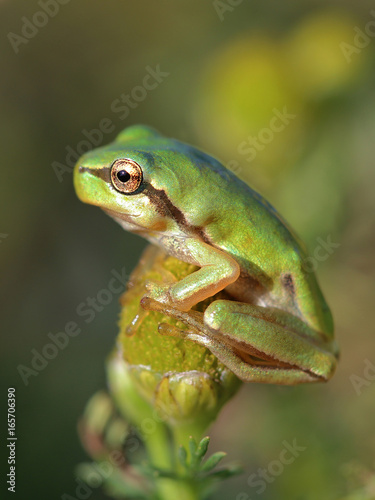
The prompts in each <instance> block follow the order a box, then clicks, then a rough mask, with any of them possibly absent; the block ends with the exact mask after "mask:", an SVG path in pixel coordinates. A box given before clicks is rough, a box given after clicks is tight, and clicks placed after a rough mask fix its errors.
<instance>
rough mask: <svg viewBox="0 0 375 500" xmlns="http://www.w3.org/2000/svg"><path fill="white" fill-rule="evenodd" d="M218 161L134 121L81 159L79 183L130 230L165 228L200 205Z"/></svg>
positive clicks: (86, 198) (82, 192)
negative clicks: (201, 190)
mask: <svg viewBox="0 0 375 500" xmlns="http://www.w3.org/2000/svg"><path fill="white" fill-rule="evenodd" d="M217 165H218V162H216V160H214V159H213V158H211V157H210V156H208V155H205V154H204V153H201V152H200V151H198V150H197V149H195V148H193V147H192V146H188V145H186V144H183V143H181V142H178V141H175V140H172V139H168V138H166V137H164V136H162V135H161V134H159V133H158V132H156V131H155V130H153V129H151V128H149V127H144V126H132V127H129V128H127V129H125V130H124V131H123V132H121V133H120V135H119V136H118V137H117V138H116V140H115V141H114V142H113V143H111V144H109V145H108V146H105V147H101V148H98V149H95V150H93V151H90V152H88V153H86V154H85V155H83V156H82V157H81V158H80V159H79V161H78V163H77V165H76V167H75V169H74V185H75V189H76V192H77V195H78V197H79V198H80V199H81V201H83V202H85V203H90V204H92V205H97V206H99V207H101V208H102V209H103V210H104V211H105V212H107V213H108V214H109V215H111V216H112V217H113V218H115V219H116V220H117V222H119V223H120V224H121V225H122V226H123V227H124V228H125V229H128V230H131V231H142V230H143V231H144V230H146V231H163V230H166V229H167V228H168V227H169V223H170V222H171V223H173V222H174V223H178V219H179V218H180V219H181V218H183V217H184V215H183V214H184V213H186V210H185V205H186V204H190V203H191V204H192V205H196V199H197V196H201V194H199V186H202V185H205V184H204V183H202V182H201V181H202V176H204V175H207V176H209V178H210V177H211V174H210V172H209V171H211V173H212V168H214V169H215V168H216V167H217ZM197 190H198V191H197ZM194 191H195V192H194ZM193 198H194V199H195V204H193V203H192V202H190V201H189V200H192V199H193ZM198 199H199V198H198ZM193 210H194V209H193Z"/></svg>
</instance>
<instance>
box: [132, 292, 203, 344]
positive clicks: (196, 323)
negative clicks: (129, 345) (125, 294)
mask: <svg viewBox="0 0 375 500" xmlns="http://www.w3.org/2000/svg"><path fill="white" fill-rule="evenodd" d="M141 305H142V307H143V309H145V310H147V311H155V312H160V313H161V314H164V315H166V316H170V317H171V318H174V319H176V320H178V321H181V322H182V323H184V324H185V325H187V326H188V327H189V328H188V329H187V330H182V329H181V328H178V327H177V326H175V325H169V324H168V323H160V325H159V328H158V330H159V333H160V334H161V335H168V336H171V337H179V338H183V339H185V340H191V341H192V342H196V343H197V344H200V345H202V346H204V347H207V346H208V343H209V342H208V336H209V335H210V331H209V329H208V328H207V327H206V326H205V324H204V322H203V313H201V312H199V311H192V310H190V311H180V310H179V309H176V308H175V307H173V306H170V305H167V304H162V303H160V302H158V301H156V300H154V299H152V298H150V297H143V299H142V300H141Z"/></svg>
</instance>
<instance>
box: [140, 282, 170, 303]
mask: <svg viewBox="0 0 375 500" xmlns="http://www.w3.org/2000/svg"><path fill="white" fill-rule="evenodd" d="M145 286H146V290H147V298H150V299H152V300H154V301H155V302H159V303H161V304H170V303H171V296H170V289H171V285H169V284H168V285H161V284H158V283H154V282H152V281H147V282H146V283H145ZM144 309H146V308H145V307H144Z"/></svg>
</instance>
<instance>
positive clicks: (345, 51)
mask: <svg viewBox="0 0 375 500" xmlns="http://www.w3.org/2000/svg"><path fill="white" fill-rule="evenodd" d="M232 3H235V2H232ZM236 3H237V4H238V5H237V6H233V7H231V6H230V5H231V3H230V2H229V1H228V2H226V1H225V0H223V1H222V2H218V1H205V2H202V1H198V0H194V1H189V2H187V1H172V0H161V1H159V2H154V1H152V0H148V1H142V2H130V1H125V0H124V1H116V0H107V1H106V2H92V1H91V2H90V1H89V0H80V1H79V2H78V1H75V0H72V1H71V2H69V3H67V4H66V5H60V9H59V12H58V14H57V15H55V16H54V17H53V18H51V19H50V20H49V21H48V23H47V24H46V25H45V26H44V27H41V28H40V29H38V32H37V34H36V35H35V36H33V37H32V38H30V39H29V40H26V42H27V43H23V44H21V45H19V50H18V53H17V54H16V53H15V51H14V50H13V48H12V44H11V43H10V40H9V38H8V34H9V33H10V32H12V33H15V34H18V35H21V30H22V26H23V23H24V21H23V20H22V18H23V16H25V17H26V18H27V19H32V18H33V16H34V14H35V13H36V12H37V11H40V10H41V8H40V6H39V5H38V3H37V2H36V1H26V0H13V1H12V2H11V1H9V0H2V2H1V3H0V9H1V15H0V25H1V30H2V38H1V57H2V72H1V73H2V75H1V79H0V103H1V116H2V120H1V124H0V127H1V133H0V142H1V151H2V156H3V160H2V172H3V174H2V175H3V176H2V179H3V181H2V183H1V186H2V196H1V200H0V203H1V217H2V220H1V225H0V233H1V239H0V241H1V244H0V245H1V248H0V251H1V288H2V290H1V292H2V298H1V305H2V308H3V310H2V314H1V320H2V328H1V333H2V345H3V348H2V349H1V366H2V370H3V373H4V376H3V377H2V384H3V385H4V386H15V387H16V388H17V436H18V444H17V459H18V461H17V483H18V490H17V491H18V493H17V495H16V496H17V498H39V499H47V498H48V499H50V498H61V496H62V495H63V494H64V493H66V494H70V495H72V496H73V497H74V495H75V493H74V492H75V488H76V483H75V480H74V476H73V471H74V468H75V465H76V464H77V462H79V461H82V460H84V459H85V458H86V457H85V454H84V452H83V451H82V449H81V447H80V444H79V442H78V438H77V435H76V422H77V419H78V416H79V415H80V414H81V413H82V411H83V408H84V405H85V403H86V401H87V399H88V398H89V397H90V396H91V394H92V393H93V392H95V391H96V390H97V389H99V388H101V387H104V386H105V372H104V358H105V356H106V354H107V353H108V352H109V351H110V349H111V347H112V346H113V343H114V339H115V336H116V333H117V326H116V322H117V316H118V313H119V305H118V300H117V297H115V298H114V300H112V301H111V302H110V303H109V304H108V305H106V306H105V307H104V308H103V310H102V311H101V312H100V313H97V314H96V315H95V319H94V320H93V321H92V322H91V323H89V324H88V323H85V321H84V320H83V318H82V317H79V316H78V315H77V312H76V308H77V306H78V305H79V304H80V303H82V302H83V301H86V300H87V298H88V297H93V296H96V294H97V292H98V291H99V290H101V289H103V288H105V287H106V286H107V284H108V281H109V279H110V277H111V271H112V270H113V269H117V270H118V271H119V272H120V270H121V269H122V268H123V266H125V267H126V269H127V270H129V272H130V271H131V270H132V268H133V267H134V266H135V264H136V262H137V259H138V258H139V256H140V253H141V250H142V249H143V248H144V246H145V242H144V241H143V240H141V239H140V238H138V237H137V236H134V235H131V234H125V233H124V232H123V231H122V230H121V228H120V227H119V226H117V225H115V224H114V223H113V222H111V221H110V219H109V218H108V217H107V216H106V215H104V214H103V213H101V212H100V211H99V210H96V209H94V208H93V207H89V206H84V205H82V204H81V203H80V202H79V201H78V200H77V199H76V197H75V194H74V192H73V186H72V177H71V173H70V172H65V173H64V174H63V176H62V182H60V181H59V179H58V178H57V176H56V174H55V171H54V169H53V168H52V166H51V165H52V164H53V162H60V163H61V164H65V158H66V155H67V150H66V147H67V146H70V147H71V148H72V149H73V150H76V149H77V145H78V144H79V143H80V141H82V140H83V139H85V136H84V134H83V132H82V131H83V130H84V129H86V130H87V131H91V130H92V129H97V128H98V125H99V123H100V121H101V120H102V119H104V118H107V119H109V120H111V121H112V123H113V125H114V127H113V131H112V132H111V133H106V134H104V137H103V141H102V143H106V142H108V141H110V140H111V139H113V138H114V137H115V135H116V134H117V133H118V132H119V131H120V130H121V129H122V128H124V127H126V126H128V125H131V124H133V123H145V124H149V125H152V126H154V127H155V128H157V129H159V130H160V131H161V132H163V133H165V134H166V135H170V136H173V137H176V138H178V139H180V140H184V141H187V142H191V143H193V144H196V145H197V146H199V147H201V148H203V149H204V150H206V151H207V152H209V153H211V154H213V155H214V156H216V157H218V158H220V159H221V160H222V162H223V163H224V164H226V165H228V167H229V168H231V169H233V170H234V171H235V172H236V173H237V174H238V175H239V177H241V178H242V179H244V180H246V181H247V182H249V183H251V184H252V185H253V186H254V187H255V188H256V189H258V190H259V191H261V192H262V193H263V194H264V195H265V196H266V197H267V198H268V199H269V200H270V201H271V202H272V203H273V204H274V205H275V206H276V208H277V209H278V210H279V211H280V212H281V213H282V214H283V215H284V216H285V217H286V219H287V220H288V221H289V222H290V224H291V225H292V226H293V227H294V228H295V229H296V230H297V232H298V233H299V234H300V235H301V236H302V238H303V239H304V240H305V241H306V242H307V244H308V246H309V249H310V251H311V253H312V254H313V255H314V252H315V251H316V250H317V248H319V246H320V245H321V240H323V241H327V240H328V239H331V241H333V242H334V243H336V244H339V246H338V247H337V248H335V249H334V251H332V252H331V253H329V252H328V253H326V254H325V257H324V258H319V259H318V260H317V261H316V267H317V274H318V277H319V280H320V282H321V284H322V288H323V290H324V291H325V294H326V297H327V300H328V302H329V303H330V305H331V307H332V309H333V313H334V317H335V321H336V327H337V336H338V339H339V342H340V344H341V346H342V359H341V363H340V366H339V369H338V371H337V373H336V375H335V377H334V379H333V380H332V381H331V382H329V384H327V385H317V386H301V387H296V388H288V387H286V388H285V387H276V386H260V385H251V384H248V385H246V386H245V387H243V388H242V389H241V391H240V392H239V394H238V395H237V396H236V397H235V399H234V400H233V401H232V402H231V403H230V404H229V405H228V406H227V407H226V408H225V409H224V410H223V412H222V414H221V416H220V418H219V419H218V421H217V422H216V424H215V425H214V426H213V428H212V430H211V435H212V438H213V439H212V451H215V449H225V450H226V451H227V452H228V454H229V457H230V458H232V459H236V458H239V459H241V460H242V461H243V462H244V464H245V465H246V473H245V474H243V475H242V476H240V477H239V478H237V479H232V480H230V481H228V482H227V483H226V484H225V486H223V487H222V488H221V489H220V492H219V493H218V494H217V495H216V497H215V498H217V499H218V500H220V499H226V500H231V499H233V500H236V499H237V500H248V499H250V498H258V497H259V498H262V499H276V498H277V499H279V498H295V499H301V500H302V499H306V500H310V499H316V498H319V499H331V498H332V499H336V498H346V497H348V498H353V499H354V498H375V493H374V491H372V493H371V492H370V489H371V485H370V483H371V481H372V482H373V472H372V471H373V468H374V450H375V433H374V420H375V419H374V395H375V382H371V381H369V380H366V379H365V378H364V377H365V375H364V370H365V360H366V359H368V360H370V361H372V362H373V363H375V349H374V324H375V313H374V288H375V285H374V283H375V282H374V274H375V270H374V265H373V264H374V243H375V231H374V229H375V210H374V208H375V206H374V205H375V197H374V188H375V169H374V156H375V141H374V134H375V85H374V78H375V64H374V63H375V40H374V38H375V29H374V24H375V23H374V22H373V24H372V25H371V24H370V25H369V24H368V23H370V22H371V21H374V20H375V14H374V10H373V14H371V10H372V9H373V2H371V1H369V0H368V1H367V0H363V1H361V2H351V1H348V0H347V1H327V0H325V1H323V0H314V1H313V0H303V1H297V0H287V1H285V2H279V1H277V0H263V1H261V0H256V1H255V0H254V1H251V2H250V1H244V2H242V3H241V2H236ZM223 5H224V7H223ZM225 6H226V7H225ZM366 26H367V27H368V32H369V33H371V36H369V35H367V39H366V35H365V36H363V35H362V38H361V37H360V36H359V35H358V29H360V30H362V31H363V32H365V31H364V30H365V28H366ZM356 27H357V28H356ZM356 29H357V31H355V30H356ZM356 35H357V37H359V38H357V42H355V37H356ZM343 44H344V45H343ZM345 44H346V45H345ZM355 44H357V45H355ZM350 47H352V48H350ZM157 65H160V69H161V70H162V71H164V72H167V73H169V75H168V76H167V77H166V78H165V79H164V80H163V81H162V82H161V83H160V85H158V86H157V88H155V89H154V90H152V91H149V92H148V94H147V96H146V97H145V99H143V100H140V101H139V102H137V103H136V105H135V106H134V107H133V108H131V109H129V113H125V112H123V113H122V114H121V113H119V112H115V111H113V109H112V108H113V106H112V103H113V102H114V101H115V99H120V98H121V97H120V96H121V95H122V94H130V93H131V92H132V89H134V87H136V86H137V85H140V84H141V83H142V80H143V78H144V76H145V75H146V73H147V69H146V68H147V67H151V68H154V69H155V68H156V67H157ZM133 102H134V101H133ZM284 109H286V110H287V113H289V114H291V115H293V118H290V119H289V122H288V123H287V124H285V126H284V127H283V129H282V130H278V131H272V134H273V136H272V140H270V133H269V132H265V131H264V130H265V129H269V127H270V124H271V123H274V122H272V120H273V118H274V117H275V113H276V112H280V113H282V112H283V110H284ZM275 110H276V111H275ZM125 114H128V116H127V117H126V118H124V115H125ZM278 125H280V121H279V122H278ZM278 128H279V129H280V128H281V127H278ZM249 137H250V139H249ZM251 138H252V139H251ZM254 138H255V139H257V141H258V142H257V144H258V146H256V148H257V149H256V150H255V154H254V150H251V151H249V149H250V148H251V146H249V142H248V141H249V140H254ZM267 141H268V142H267ZM60 180H61V179H60ZM319 255H322V252H320V254H319ZM69 321H76V322H77V323H78V325H79V327H80V328H81V329H82V332H81V334H80V335H78V336H77V337H75V338H72V339H71V340H70V342H69V345H68V346H67V347H66V348H65V349H64V350H63V351H61V352H59V354H58V356H57V357H56V358H55V359H54V360H51V361H50V362H49V364H48V366H47V367H46V368H45V369H44V370H43V371H41V372H40V373H39V374H38V375H37V376H31V377H30V378H29V379H28V380H29V384H28V386H27V387H25V385H24V384H23V382H22V380H21V378H20V375H19V373H18V371H17V367H18V365H20V364H23V365H25V366H28V367H30V366H31V358H32V354H31V349H36V350H37V351H41V350H42V348H43V346H44V345H45V344H46V343H47V342H48V341H49V339H48V337H47V334H48V333H49V332H52V333H53V334H55V333H57V332H59V331H61V330H63V329H64V328H65V325H66V323H67V322H69ZM353 375H356V376H357V377H362V381H363V383H359V386H358V379H356V380H357V386H356V388H357V390H356V388H355V387H354V385H353ZM358 387H359V388H358ZM1 394H2V399H3V402H4V401H5V398H6V396H5V394H6V392H5V388H4V390H3V391H2V393H1ZM4 419H5V414H4ZM2 426H3V427H4V423H3V424H2ZM293 439H296V441H297V443H298V444H299V445H300V446H305V447H306V450H305V451H303V452H302V453H301V454H300V456H299V457H298V458H297V459H296V460H295V462H294V463H292V464H290V465H287V466H285V469H284V470H283V472H282V474H280V475H279V476H277V477H276V476H274V477H273V478H272V479H274V480H273V481H272V482H270V483H269V484H268V485H267V487H266V489H265V491H264V492H263V493H262V494H259V495H258V494H257V493H256V489H255V488H254V487H251V486H249V485H248V483H247V479H248V477H249V476H250V474H253V473H256V471H257V470H258V469H259V468H267V466H268V464H269V463H270V462H272V461H273V460H275V459H277V458H278V456H279V454H280V452H281V450H282V449H283V444H282V443H283V441H284V440H286V441H288V442H292V440H293ZM371 478H372V479H371ZM372 488H373V485H372ZM349 491H351V492H352V493H350V495H349ZM240 494H242V496H238V495H240ZM237 496H238V498H237ZM90 498H92V499H98V500H99V499H103V498H105V496H104V494H103V493H102V492H101V491H100V490H95V491H94V492H93V493H92V495H91V497H90Z"/></svg>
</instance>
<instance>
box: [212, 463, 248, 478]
mask: <svg viewBox="0 0 375 500" xmlns="http://www.w3.org/2000/svg"><path fill="white" fill-rule="evenodd" d="M242 473H243V467H242V466H241V465H237V464H236V465H229V466H228V467H225V469H220V470H216V471H214V472H211V474H210V475H209V476H208V477H209V478H218V479H226V478H228V477H232V476H236V475H238V474H242Z"/></svg>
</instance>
